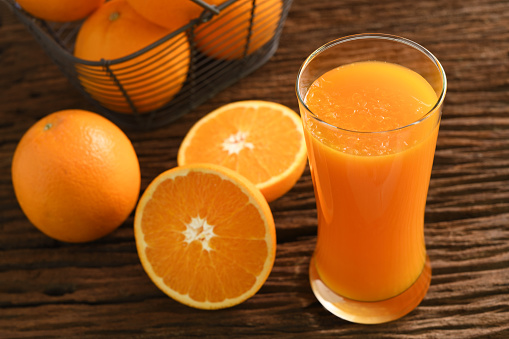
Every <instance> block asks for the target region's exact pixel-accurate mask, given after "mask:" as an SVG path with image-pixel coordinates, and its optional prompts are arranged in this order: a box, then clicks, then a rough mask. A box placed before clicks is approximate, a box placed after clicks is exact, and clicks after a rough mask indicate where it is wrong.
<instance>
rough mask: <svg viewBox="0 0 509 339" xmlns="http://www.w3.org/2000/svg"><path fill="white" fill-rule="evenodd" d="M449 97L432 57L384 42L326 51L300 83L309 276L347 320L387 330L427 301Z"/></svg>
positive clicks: (357, 42)
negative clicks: (310, 191)
mask: <svg viewBox="0 0 509 339" xmlns="http://www.w3.org/2000/svg"><path fill="white" fill-rule="evenodd" d="M446 87H447V80H446V76H445V73H444V70H443V68H442V66H441V65H440V62H439V61H438V60H437V59H436V58H435V57H434V56H433V55H432V54H431V53H430V52H429V51H428V50H426V49H425V48H424V47H422V46H420V45H418V44H417V43H415V42H413V41H410V40H407V39H404V38H401V37H397V36H392V35H386V34H359V35H353V36H348V37H344V38H341V39H338V40H334V41H331V42H329V43H327V44H326V45H324V46H322V47H320V48H319V49H317V50H316V51H315V52H314V53H312V54H311V55H310V56H309V57H308V58H307V59H306V60H305V62H304V63H303V65H302V67H301V69H300V71H299V74H298V78H297V86H296V91H297V97H298V100H299V106H300V112H301V117H302V122H303V126H304V131H305V136H306V144H307V151H308V158H309V166H310V169H311V175H312V179H313V187H314V192H315V198H316V205H317V214H318V236H317V243H316V248H315V251H314V253H313V257H312V258H311V263H310V268H309V276H310V282H311V287H312V289H313V292H314V294H315V295H316V297H317V299H318V300H319V301H320V302H321V303H322V305H323V306H324V307H325V308H326V309H328V310H329V311H330V312H332V313H333V314H335V315H336V316H338V317H340V318H343V319H345V320H349V321H352V322H356V323H366V324H376V323H383V322H387V321H391V320H394V319H397V318H400V317H402V316H404V315H405V314H407V313H408V312H410V311H412V310H413V309H414V308H415V307H417V305H418V304H419V303H420V302H421V301H422V299H423V298H424V296H425V295H426V292H427V290H428V287H429V284H430V281H431V267H430V263H429V258H428V256H427V254H426V246H425V241H424V210H425V205H426V197H427V194H428V186H429V181H430V175H431V168H432V165H433V157H434V153H435V146H436V140H437V135H438V128H439V124H440V118H441V114H442V104H443V101H444V97H445V93H446Z"/></svg>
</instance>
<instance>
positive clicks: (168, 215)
mask: <svg viewBox="0 0 509 339" xmlns="http://www.w3.org/2000/svg"><path fill="white" fill-rule="evenodd" d="M134 228H135V237H136V246H137V249H138V254H139V257H140V260H141V262H142V264H143V267H144V269H145V271H146V272H147V274H148V275H149V277H150V278H151V279H152V281H153V282H154V283H155V284H156V285H157V286H158V287H159V288H160V289H161V290H162V291H163V292H164V293H166V294H167V295H168V296H170V297H172V298H173V299H175V300H177V301H179V302H181V303H183V304H186V305H188V306H192V307H196V308H201V309H219V308H225V307H231V306H234V305H236V304H238V303H241V302H243V301H245V300H246V299H248V298H249V297H251V296H252V295H254V294H255V293H256V292H257V291H258V290H259V288H260V287H261V286H262V285H263V283H264V282H265V280H266V279H267V277H268V275H269V273H270V271H271V269H272V265H273V263H274V258H275V251H276V236H275V226H274V220H273V218H272V213H271V211H270V209H269V206H268V204H267V202H266V201H265V199H264V198H263V196H262V195H261V194H260V192H259V191H258V190H257V189H256V188H255V187H254V186H253V185H252V184H251V183H250V182H249V181H247V180H246V179H245V178H243V177H242V176H240V175H239V174H237V173H235V172H233V171H231V170H228V169H226V168H224V167H220V166H216V165H210V164H209V165H205V164H197V165H190V166H183V167H177V168H174V169H171V170H168V171H166V172H164V173H162V174H160V175H159V176H158V177H157V178H156V179H154V181H153V182H152V183H151V184H150V185H149V186H148V187H147V189H146V191H145V192H144V194H143V196H142V198H141V199H140V202H139V204H138V207H137V209H136V216H135V222H134Z"/></svg>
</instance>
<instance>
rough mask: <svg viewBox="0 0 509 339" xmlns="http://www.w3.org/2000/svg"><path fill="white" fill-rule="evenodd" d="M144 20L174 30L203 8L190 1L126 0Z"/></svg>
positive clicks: (186, 22) (194, 16)
mask: <svg viewBox="0 0 509 339" xmlns="http://www.w3.org/2000/svg"><path fill="white" fill-rule="evenodd" d="M127 2H129V4H130V5H131V6H132V7H133V8H134V9H135V10H136V11H137V12H138V13H140V14H141V15H142V16H143V17H144V18H145V19H147V20H149V21H152V22H153V23H155V24H158V25H160V26H163V27H166V28H170V29H175V25H177V26H184V25H186V24H188V23H189V21H190V20H191V19H194V18H196V17H198V16H199V15H200V13H202V12H203V10H204V9H203V7H202V6H200V5H198V4H196V3H194V2H192V1H191V0H127Z"/></svg>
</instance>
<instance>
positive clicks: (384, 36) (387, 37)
mask: <svg viewBox="0 0 509 339" xmlns="http://www.w3.org/2000/svg"><path fill="white" fill-rule="evenodd" d="M360 39H377V40H390V41H395V42H398V43H402V44H405V45H408V46H410V47H412V48H415V49H416V50H418V51H420V52H421V53H423V54H424V55H426V56H427V57H428V58H429V59H430V60H431V61H432V62H433V63H434V64H435V66H436V67H437V69H438V71H439V73H440V75H441V79H442V90H441V92H440V96H439V97H438V98H437V101H436V102H435V104H434V105H433V107H432V108H430V109H429V110H428V112H426V114H423V116H422V117H421V118H420V119H418V120H416V121H413V122H411V123H409V124H406V125H404V126H399V127H396V128H393V129H388V130H383V131H356V130H350V129H346V128H342V127H339V126H336V125H333V124H331V123H328V122H326V121H324V120H322V119H320V118H318V117H317V116H316V114H315V113H313V111H311V110H310V109H309V107H308V106H307V105H306V103H305V102H304V98H302V97H301V95H300V86H299V82H300V79H301V76H302V73H303V71H304V70H305V68H306V67H307V65H308V64H309V63H310V62H311V61H312V60H313V59H314V58H315V57H316V56H318V55H319V54H321V53H322V52H323V51H325V50H327V49H329V48H331V47H334V46H336V45H339V44H342V43H345V42H348V41H353V40H360ZM295 91H296V92H297V98H298V100H299V103H300V104H301V105H302V106H304V108H305V109H306V110H307V111H308V112H309V113H311V117H312V118H313V119H315V120H316V121H318V122H319V123H321V124H325V125H327V126H329V127H332V128H334V129H337V130H341V131H344V132H350V133H359V134H377V133H389V132H395V131H400V130H403V129H406V128H409V127H411V126H414V125H418V124H420V123H421V122H422V121H424V120H427V119H428V118H429V117H430V116H431V113H432V112H434V111H435V110H436V109H437V108H439V107H440V106H441V105H442V104H443V102H444V99H445V93H446V91H447V77H446V75H445V71H444V68H443V67H442V64H441V63H440V61H438V59H437V58H436V57H435V56H434V55H433V54H432V53H431V52H430V51H429V50H427V49H426V48H425V47H423V46H421V45H419V44H418V43H416V42H414V41H412V40H410V39H406V38H403V37H400V36H397V35H391V34H384V33H361V34H353V35H348V36H345V37H342V38H338V39H335V40H332V41H329V42H328V43H326V44H324V45H322V46H320V47H319V48H317V49H316V50H315V51H314V52H313V53H311V54H310V55H309V56H308V57H307V58H306V60H304V62H303V63H302V65H301V67H300V69H299V72H298V74H297V81H296V85H295Z"/></svg>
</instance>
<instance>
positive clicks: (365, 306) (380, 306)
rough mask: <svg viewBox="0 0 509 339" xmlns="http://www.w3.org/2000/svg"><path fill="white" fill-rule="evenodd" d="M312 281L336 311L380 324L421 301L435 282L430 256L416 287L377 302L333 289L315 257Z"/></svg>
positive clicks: (320, 298) (327, 305)
mask: <svg viewBox="0 0 509 339" xmlns="http://www.w3.org/2000/svg"><path fill="white" fill-rule="evenodd" d="M309 280H310V282H311V288H312V289H313V293H314V294H315V296H316V298H317V299H318V301H320V303H321V304H322V305H323V306H324V307H325V308H326V309H327V310H328V311H329V312H331V313H332V314H334V315H336V316H338V317H340V318H342V319H345V320H348V321H351V322H354V323H359V324H380V323H385V322H388V321H392V320H396V319H398V318H401V317H402V316H404V315H406V314H407V313H409V312H410V311H412V310H413V309H414V308H416V307H417V305H419V304H420V302H421V301H422V299H424V296H425V295H426V292H427V291H428V288H429V285H430V282H431V265H430V262H429V257H428V256H426V263H425V264H424V269H423V270H422V272H421V275H420V276H419V278H417V280H416V281H415V282H414V284H413V285H412V286H410V287H409V288H408V289H407V290H405V291H404V292H403V293H401V294H399V295H397V296H395V297H393V298H390V299H386V300H382V301H374V302H366V301H356V300H352V299H348V298H345V297H342V296H341V295H339V294H337V293H335V292H333V291H332V290H331V289H329V288H328V287H327V286H326V285H325V283H324V282H323V281H322V280H321V279H320V276H319V275H318V271H317V270H316V267H315V257H314V256H313V258H311V264H310V265H309Z"/></svg>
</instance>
